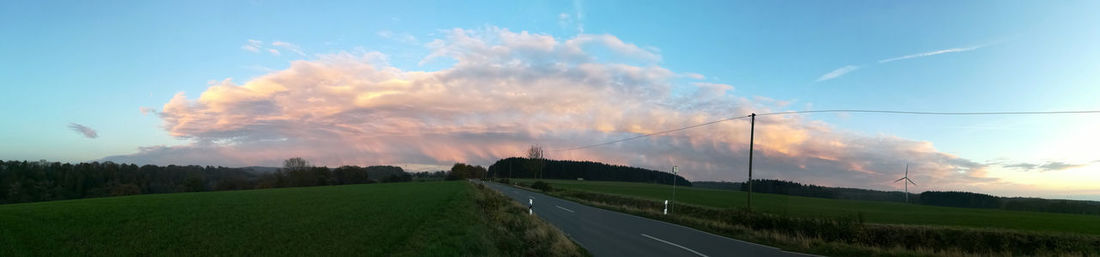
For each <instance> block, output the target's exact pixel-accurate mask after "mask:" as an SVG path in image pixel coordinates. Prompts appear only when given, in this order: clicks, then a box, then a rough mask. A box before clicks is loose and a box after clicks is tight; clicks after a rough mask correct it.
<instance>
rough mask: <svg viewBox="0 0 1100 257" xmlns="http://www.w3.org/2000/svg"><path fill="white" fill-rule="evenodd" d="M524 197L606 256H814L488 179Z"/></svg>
mask: <svg viewBox="0 0 1100 257" xmlns="http://www.w3.org/2000/svg"><path fill="white" fill-rule="evenodd" d="M484 184H485V185H486V186H488V187H490V188H493V189H496V190H497V191H500V192H501V193H503V194H504V195H507V196H508V197H511V198H512V199H515V200H516V201H519V202H520V203H521V204H523V205H524V206H527V205H528V201H529V199H533V201H534V203H535V204H534V208H533V209H534V215H536V216H539V217H540V218H542V219H543V220H545V221H547V222H549V223H550V224H553V225H554V226H556V227H558V229H560V230H561V231H562V232H565V234H566V235H567V236H569V237H570V238H572V239H573V241H576V242H577V243H579V244H580V245H581V246H582V247H584V248H585V249H588V252H590V253H592V255H594V256H597V257H603V256H690V257H700V256H704V257H705V256H815V255H808V254H802V253H793V252H786V251H783V250H780V249H778V248H775V247H770V246H764V245H759V244H754V243H749V242H745V241H740V240H734V239H730V238H727V237H723V236H719V235H715V234H711V233H707V232H703V231H699V230H696V229H693V228H688V227H684V226H680V225H676V224H672V223H667V222H663V221H658V220H652V219H647V218H642V217H638V216H634V215H629V214H624V213H620V212H614V211H608V210H604V209H600V208H596V207H589V206H586V205H582V204H579V203H575V202H571V201H567V200H562V199H558V198H554V197H551V196H547V195H544V194H540V193H537V192H532V191H527V190H523V189H518V188H514V187H511V186H507V185H503V184H498V183H492V182H484Z"/></svg>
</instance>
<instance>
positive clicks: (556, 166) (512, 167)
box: [488, 157, 691, 186]
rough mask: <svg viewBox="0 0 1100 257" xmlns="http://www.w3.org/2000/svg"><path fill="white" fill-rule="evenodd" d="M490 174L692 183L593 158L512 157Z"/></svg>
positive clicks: (668, 175)
mask: <svg viewBox="0 0 1100 257" xmlns="http://www.w3.org/2000/svg"><path fill="white" fill-rule="evenodd" d="M488 176H489V177H494V178H542V179H568V180H577V179H582V180H594V181H624V182H642V183H658V184H666V185H672V184H673V183H675V184H677V185H680V186H691V182H690V181H688V180H687V179H684V178H683V177H681V176H678V175H673V174H672V173H668V172H663V171H656V170H650V169H643V168H637V167H629V166H621V165H610V164H605V163H599V162H592V161H564V160H548V159H537V158H520V157H512V158H507V159H501V160H498V161H497V162H496V163H493V165H490V166H489V171H488Z"/></svg>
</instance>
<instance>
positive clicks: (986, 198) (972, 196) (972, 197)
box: [920, 191, 1100, 215]
mask: <svg viewBox="0 0 1100 257" xmlns="http://www.w3.org/2000/svg"><path fill="white" fill-rule="evenodd" d="M920 203H921V204H926V205H936V206H948V207H965V208H987V209H1004V210H1014V211H1038V212H1057V213H1071V214H1091V215H1100V202H1097V201H1079V200H1064V199H1042V198H1025V197H999V196H992V195H987V194H979V193H971V192H936V191H929V192H924V193H921V194H920Z"/></svg>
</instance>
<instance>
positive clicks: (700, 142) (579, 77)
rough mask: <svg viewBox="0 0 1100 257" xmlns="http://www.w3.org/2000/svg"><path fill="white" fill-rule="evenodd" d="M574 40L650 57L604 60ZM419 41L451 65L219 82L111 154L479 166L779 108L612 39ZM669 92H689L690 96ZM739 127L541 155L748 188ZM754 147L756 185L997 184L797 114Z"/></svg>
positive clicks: (762, 133)
mask: <svg viewBox="0 0 1100 257" xmlns="http://www.w3.org/2000/svg"><path fill="white" fill-rule="evenodd" d="M581 46H594V47H599V48H601V49H612V50H613V51H614V52H616V53H619V54H622V55H626V56H632V57H636V58H638V59H639V60H642V61H643V63H644V64H624V63H614V62H607V61H603V60H600V59H598V58H595V57H594V56H593V55H592V54H590V53H588V52H586V50H585V49H587V48H586V47H581ZM428 47H429V48H430V49H431V50H432V52H431V54H429V55H428V56H427V57H425V58H424V61H431V60H432V59H435V58H450V59H454V60H455V61H456V62H455V64H454V65H453V66H451V67H449V68H446V69H443V70H439V71H406V70H400V69H397V68H395V67H392V66H389V65H388V64H387V63H386V62H385V55H384V54H382V53H377V52H368V53H354V54H353V53H348V52H340V53H335V54H329V55H321V56H319V57H318V58H317V59H314V60H300V61H295V62H293V63H292V64H291V66H290V67H289V68H287V69H285V70H280V71H274V72H271V73H268V74H266V75H263V76H260V77H257V78H255V79H252V80H250V81H246V82H243V83H240V84H238V83H235V82H233V81H230V80H226V81H222V82H220V83H214V84H213V85H211V86H210V87H209V88H207V89H206V91H204V92H202V93H201V94H199V95H198V97H197V98H189V97H188V96H187V95H186V94H184V93H182V92H181V93H179V94H177V95H176V96H175V97H173V98H172V99H171V100H170V101H169V102H168V103H166V104H164V106H163V107H162V108H161V111H160V112H158V113H157V115H158V116H159V117H160V118H161V119H162V120H163V121H164V128H165V129H166V130H167V131H168V132H169V133H170V134H171V135H172V136H175V137H178V138H183V139H188V140H191V141H192V142H193V143H192V144H190V145H184V146H158V147H148V148H142V149H140V151H139V152H138V153H135V154H131V155H124V156H112V157H108V158H107V159H110V160H116V161H127V162H138V163H159V164H167V163H176V164H202V165H208V164H209V165H230V166H244V165H277V164H278V163H279V162H280V160H283V159H286V158H289V157H294V156H300V157H304V158H306V159H309V160H310V161H311V162H313V163H318V164H322V165H330V166H335V165H343V164H356V165H367V164H378V163H415V164H426V165H447V164H450V163H452V162H468V163H475V164H482V165H487V164H490V163H491V162H493V161H495V160H497V159H499V158H505V157H510V156H519V155H522V153H523V152H524V150H525V149H526V148H527V147H528V146H529V145H532V144H540V145H544V146H547V147H548V148H551V149H556V148H567V147H572V146H577V145H587V144H591V143H593V142H603V141H609V140H615V139H620V138H624V137H629V136H634V135H638V134H644V133H652V132H655V131H661V130H665V129H672V128H678V127H683V126H686V125H691V124H698V123H702V122H707V121H711V120H718V119H724V118H728V117H732V116H738V115H744V114H748V113H750V112H753V111H755V112H758V113H762V112H768V111H769V110H772V109H778V108H783V107H784V105H786V104H787V103H786V102H783V101H775V100H771V99H768V98H757V97H745V96H737V95H733V94H732V93H733V86H730V85H725V84H714V83H692V84H685V85H680V84H677V83H678V82H676V81H677V80H678V78H680V77H682V74H681V73H676V72H672V71H670V70H668V69H666V68H663V67H661V66H659V65H657V64H656V63H657V62H659V61H660V56H659V55H657V54H656V53H654V52H652V51H649V50H646V49H644V48H640V47H637V46H635V45H633V44H630V43H626V42H623V41H622V40H621V39H619V38H617V37H614V36H612V35H587V34H581V35H578V36H576V37H574V38H571V39H558V38H554V37H553V36H550V35H545V34H536V33H529V32H525V31H523V32H511V31H508V30H506V29H500V28H486V29H480V30H466V29H454V30H450V31H447V32H446V35H445V37H444V38H443V39H437V40H435V41H433V42H432V43H429V44H428ZM699 77H703V76H702V75H700V76H699ZM674 88H689V89H691V88H694V89H695V90H696V93H695V95H693V96H691V97H685V96H684V95H683V94H676V93H673V91H674V90H673V89H674ZM748 132H749V131H748V122H747V120H737V121H729V122H723V123H718V124H715V125H712V126H707V127H701V128H696V129H691V130H685V131H681V132H677V133H673V134H669V135H662V136H656V137H649V138H644V139H639V140H634V141H628V142H623V143H619V144H614V145H608V146H603V147H597V148H588V149H581V150H575V151H564V152H563V151H550V152H549V156H550V157H551V158H555V159H576V160H594V161H602V162H608V163H616V164H624V165H633V166H641V167H646V168H652V169H661V170H667V169H668V167H671V166H672V165H678V166H680V168H681V171H682V172H683V174H684V175H685V176H687V177H688V178H689V179H696V180H744V179H745V170H746V169H747V161H748V160H747V148H748V146H747V144H748V141H749V140H748ZM756 143H757V145H756V150H757V151H758V152H757V158H758V159H757V160H756V164H755V165H756V166H755V167H754V168H756V169H757V170H756V171H755V173H756V174H759V175H758V178H780V179H790V180H796V181H812V182H819V183H823V184H827V185H838V186H851V187H862V188H867V187H870V188H879V189H887V188H892V187H893V185H892V184H890V182H891V181H893V179H896V176H897V175H898V174H900V172H901V169H902V168H903V167H904V165H905V163H906V162H907V161H908V162H910V163H912V165H913V167H912V170H913V175H912V177H913V179H914V180H915V181H917V183H922V184H925V182H926V183H927V184H925V185H934V186H930V187H927V188H923V189H929V188H936V189H956V190H961V189H965V188H964V186H965V185H970V184H974V183H994V182H996V181H995V179H991V178H986V177H984V174H983V173H982V171H983V169H984V168H985V166H984V165H982V164H979V163H975V162H972V161H969V160H966V159H963V158H959V157H956V156H953V155H950V154H946V153H941V152H938V151H937V150H936V149H935V148H934V147H932V145H931V144H930V143H928V142H920V141H914V140H909V139H903V138H897V137H891V136H868V135H860V134H855V133H852V132H848V131H843V130H838V129H835V128H832V127H831V126H829V125H828V124H824V123H822V122H819V121H813V120H807V119H804V118H802V117H798V116H766V117H758V119H757V134H756ZM917 190H922V189H917Z"/></svg>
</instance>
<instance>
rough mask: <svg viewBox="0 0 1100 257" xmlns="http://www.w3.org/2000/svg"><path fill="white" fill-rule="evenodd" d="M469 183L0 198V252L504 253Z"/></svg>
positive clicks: (193, 253)
mask: <svg viewBox="0 0 1100 257" xmlns="http://www.w3.org/2000/svg"><path fill="white" fill-rule="evenodd" d="M475 190H476V189H474V188H473V186H471V185H469V184H468V183H466V182H458V181H455V182H424V183H420V182H415V183H393V184H370V185H348V186H326V187H303V188H285V189H269V190H246V191H225V192H204V193H178V194H158V195H139V196H127V197H111V198H97V199H83V200H69V201H55V202H40V203H28V204H10V205H0V256H350V255H354V256H456V255H463V256H493V255H507V253H503V254H502V253H499V252H496V251H497V249H496V248H495V247H494V245H493V244H494V242H493V240H494V239H493V237H494V235H491V233H492V232H491V231H493V229H491V228H490V226H488V225H485V224H483V222H480V221H483V220H484V219H483V218H482V216H483V215H481V213H479V212H480V210H479V209H478V207H477V204H476V203H475V200H474V199H475V197H473V194H475V193H476V192H477V191H475ZM479 199H480V198H479ZM517 212H519V211H517Z"/></svg>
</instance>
